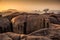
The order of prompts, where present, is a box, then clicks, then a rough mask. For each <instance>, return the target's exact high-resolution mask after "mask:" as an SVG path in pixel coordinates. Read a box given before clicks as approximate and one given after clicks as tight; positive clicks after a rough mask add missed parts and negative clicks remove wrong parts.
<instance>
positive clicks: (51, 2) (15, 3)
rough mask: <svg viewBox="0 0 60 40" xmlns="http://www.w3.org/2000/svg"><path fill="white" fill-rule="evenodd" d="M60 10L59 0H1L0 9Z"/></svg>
mask: <svg viewBox="0 0 60 40" xmlns="http://www.w3.org/2000/svg"><path fill="white" fill-rule="evenodd" d="M45 8H49V9H50V10H60V1H59V0H0V11H2V10H7V9H17V10H20V11H31V10H43V9H45Z"/></svg>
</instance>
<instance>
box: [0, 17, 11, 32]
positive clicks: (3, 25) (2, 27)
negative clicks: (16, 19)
mask: <svg viewBox="0 0 60 40" xmlns="http://www.w3.org/2000/svg"><path fill="white" fill-rule="evenodd" d="M8 31H11V26H10V21H9V20H8V19H7V18H3V17H0V33H3V32H8Z"/></svg>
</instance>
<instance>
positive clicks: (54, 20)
mask: <svg viewBox="0 0 60 40" xmlns="http://www.w3.org/2000/svg"><path fill="white" fill-rule="evenodd" d="M49 19H50V22H51V23H54V24H60V15H58V14H56V15H51V16H50V18H49Z"/></svg>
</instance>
